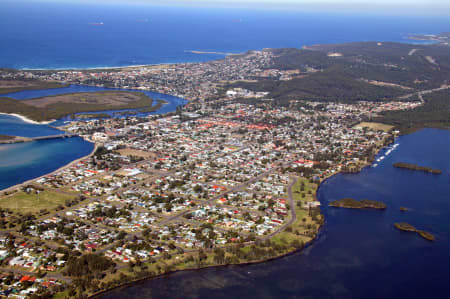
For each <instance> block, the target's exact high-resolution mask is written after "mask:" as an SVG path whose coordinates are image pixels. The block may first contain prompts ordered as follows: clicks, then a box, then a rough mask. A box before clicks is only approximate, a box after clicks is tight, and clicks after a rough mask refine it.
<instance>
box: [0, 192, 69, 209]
mask: <svg viewBox="0 0 450 299" xmlns="http://www.w3.org/2000/svg"><path fill="white" fill-rule="evenodd" d="M73 198H74V195H68V194H61V193H56V192H52V191H47V190H46V191H42V192H40V193H36V192H30V193H29V194H28V193H26V192H23V191H20V192H17V193H14V194H13V195H10V196H2V197H1V198H0V207H1V208H6V209H10V210H12V211H16V212H31V213H37V212H39V211H40V210H41V209H47V210H50V209H54V208H56V207H57V206H59V205H64V203H65V201H66V200H68V199H69V200H71V199H73Z"/></svg>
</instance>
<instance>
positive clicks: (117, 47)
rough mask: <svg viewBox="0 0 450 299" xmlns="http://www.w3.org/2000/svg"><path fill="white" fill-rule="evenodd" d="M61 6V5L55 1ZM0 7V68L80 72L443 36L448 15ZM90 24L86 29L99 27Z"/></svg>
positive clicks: (32, 4) (18, 0) (10, 2)
mask: <svg viewBox="0 0 450 299" xmlns="http://www.w3.org/2000/svg"><path fill="white" fill-rule="evenodd" d="M61 2H63V1H61ZM71 2H72V3H70V2H69V3H68V1H65V3H58V1H49V2H48V3H46V2H45V1H23V0H3V1H0V28H2V29H3V30H0V41H1V47H0V67H9V68H87V67H104V66H125V65H140V64H157V63H169V62H172V63H173V62H198V61H206V60H211V59H217V58H221V57H222V56H221V55H212V54H203V55H199V54H192V53H189V52H188V51H190V50H200V51H220V52H233V53H238V52H243V51H247V50H254V49H256V50H257V49H262V48H280V47H295V48H299V47H301V46H303V45H310V44H316V43H340V42H351V41H368V40H381V41H403V42H404V41H406V40H405V39H404V36H405V34H407V33H440V32H442V31H448V30H450V29H449V28H450V19H449V18H448V17H444V16H442V17H439V16H433V17H420V16H416V17H407V16H405V15H399V16H392V15H391V16H377V15H369V14H366V15H361V14H359V15H351V14H345V13H340V14H338V13H329V12H314V13H312V12H301V11H287V10H284V11H268V10H254V11H251V10H243V9H218V8H208V9H206V8H205V9H198V8H179V7H178V8H176V7H162V6H156V5H126V4H117V3H116V4H115V5H105V4H95V1H92V4H88V5H86V3H84V4H77V3H73V2H75V1H71ZM124 2H125V3H126V1H124ZM101 22H103V25H100V26H96V25H93V23H101Z"/></svg>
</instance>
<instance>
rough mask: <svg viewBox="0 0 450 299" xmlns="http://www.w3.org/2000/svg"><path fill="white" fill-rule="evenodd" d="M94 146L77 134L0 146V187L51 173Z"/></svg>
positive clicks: (3, 187)
mask: <svg viewBox="0 0 450 299" xmlns="http://www.w3.org/2000/svg"><path fill="white" fill-rule="evenodd" d="M93 148H94V145H93V144H92V143H90V142H87V141H85V140H83V139H82V138H80V137H75V138H67V139H51V140H40V141H34V142H27V143H16V144H7V145H4V144H3V145H0V190H2V189H5V188H8V187H10V186H13V185H16V184H18V183H22V182H25V181H27V180H30V179H33V178H36V177H39V176H41V175H44V174H47V173H50V172H52V171H54V170H56V169H58V168H60V167H62V166H64V165H66V164H68V163H70V162H72V161H73V160H76V159H78V158H81V157H83V156H86V155H88V154H89V153H90V152H91V151H92V150H93Z"/></svg>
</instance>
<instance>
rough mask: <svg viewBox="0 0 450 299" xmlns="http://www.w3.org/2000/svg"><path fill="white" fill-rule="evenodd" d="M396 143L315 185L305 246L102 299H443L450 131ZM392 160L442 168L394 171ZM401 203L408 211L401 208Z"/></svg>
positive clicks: (449, 237) (449, 263) (448, 243)
mask: <svg viewBox="0 0 450 299" xmlns="http://www.w3.org/2000/svg"><path fill="white" fill-rule="evenodd" d="M396 143H398V144H399V146H398V147H397V148H396V149H395V150H394V151H392V152H391V153H390V154H389V155H387V156H386V157H385V158H384V160H382V161H381V162H380V163H378V166H377V167H375V168H374V167H368V168H365V169H363V170H362V171H361V172H360V173H359V174H338V175H336V176H333V177H331V178H330V179H328V180H326V181H325V182H324V183H323V184H322V185H321V187H320V188H319V191H318V198H319V200H320V202H321V203H322V213H323V214H324V215H325V218H326V223H325V225H324V227H323V229H322V230H321V232H320V235H319V237H318V239H317V240H316V242H314V243H313V244H312V245H311V246H310V247H308V248H307V249H306V250H304V251H302V252H298V253H295V254H292V255H290V256H287V257H284V258H280V259H278V260H275V261H271V262H267V263H262V264H257V265H251V266H228V267H224V268H207V269H203V270H196V271H185V272H179V273H175V274H172V275H168V276H166V277H161V278H157V279H154V280H149V281H146V282H143V283H140V284H137V285H134V286H132V287H129V288H125V289H121V290H116V291H113V292H111V293H109V294H106V295H104V296H103V297H102V298H448V294H449V291H450V285H449V283H448V282H449V281H448V277H449V273H450V272H449V271H450V255H449V249H450V225H449V224H450V222H449V219H450V179H449V177H450V176H449V172H450V158H449V153H450V131H446V130H437V129H424V130H421V131H418V132H416V133H414V134H410V135H406V136H402V137H400V138H398V139H397V141H396ZM385 152H386V150H383V151H382V152H380V155H379V157H380V156H383V155H384V153H385ZM398 161H405V162H410V163H417V164H420V165H425V166H430V167H433V168H439V169H441V170H442V171H443V173H442V174H441V175H432V174H427V173H422V172H414V171H409V170H404V169H397V168H394V167H393V166H392V163H394V162H398ZM342 197H354V198H356V199H364V198H367V199H373V200H379V201H383V202H385V203H386V204H387V206H388V208H387V209H386V210H385V211H371V210H348V209H338V208H331V207H328V203H329V202H330V201H332V200H335V199H340V198H342ZM401 206H403V207H407V208H409V209H410V210H409V211H408V212H400V210H399V208H400V207H401ZM400 221H405V222H408V223H410V224H412V225H414V226H416V227H417V228H420V229H424V230H427V231H429V232H431V233H433V234H434V235H435V237H436V241H435V242H429V241H426V240H424V239H422V238H421V237H419V236H418V235H416V234H414V233H405V232H400V231H398V230H396V229H395V228H394V227H393V224H394V223H395V222H400Z"/></svg>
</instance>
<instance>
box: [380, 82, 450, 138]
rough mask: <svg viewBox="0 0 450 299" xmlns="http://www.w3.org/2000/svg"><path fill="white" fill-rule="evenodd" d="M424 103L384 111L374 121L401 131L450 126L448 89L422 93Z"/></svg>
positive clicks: (449, 94) (449, 92) (449, 93)
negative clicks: (409, 108)
mask: <svg viewBox="0 0 450 299" xmlns="http://www.w3.org/2000/svg"><path fill="white" fill-rule="evenodd" d="M423 98H424V100H425V104H424V105H422V106H419V107H417V108H415V109H412V110H401V111H386V112H384V113H383V114H382V115H381V116H379V117H376V118H374V119H373V120H374V121H377V122H382V123H387V124H392V125H395V126H396V127H397V128H398V129H399V130H400V131H401V132H402V133H404V134H406V133H410V132H413V131H415V130H417V129H420V128H424V127H425V128H442V129H448V128H450V90H448V89H447V90H441V91H438V92H434V93H432V94H428V95H424V96H423Z"/></svg>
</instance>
